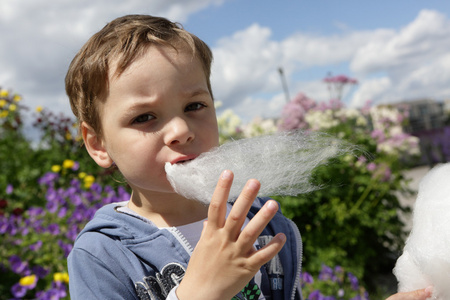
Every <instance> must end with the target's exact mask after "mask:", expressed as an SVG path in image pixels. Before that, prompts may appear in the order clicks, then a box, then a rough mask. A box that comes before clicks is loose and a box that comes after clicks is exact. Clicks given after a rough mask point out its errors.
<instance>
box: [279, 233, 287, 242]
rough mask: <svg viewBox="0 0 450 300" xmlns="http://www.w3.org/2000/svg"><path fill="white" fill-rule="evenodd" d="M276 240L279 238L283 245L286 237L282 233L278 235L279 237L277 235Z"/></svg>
mask: <svg viewBox="0 0 450 300" xmlns="http://www.w3.org/2000/svg"><path fill="white" fill-rule="evenodd" d="M278 238H279V239H280V241H281V242H283V243H284V242H285V241H286V235H285V234H284V233H282V234H279V235H278Z"/></svg>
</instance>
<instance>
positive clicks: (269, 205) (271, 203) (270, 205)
mask: <svg viewBox="0 0 450 300" xmlns="http://www.w3.org/2000/svg"><path fill="white" fill-rule="evenodd" d="M267 208H268V209H270V210H275V211H277V210H278V204H277V203H276V202H275V201H269V202H267Z"/></svg>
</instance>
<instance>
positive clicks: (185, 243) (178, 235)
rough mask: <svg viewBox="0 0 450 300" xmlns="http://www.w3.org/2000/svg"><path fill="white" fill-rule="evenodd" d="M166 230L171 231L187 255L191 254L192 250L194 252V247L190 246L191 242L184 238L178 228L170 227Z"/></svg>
mask: <svg viewBox="0 0 450 300" xmlns="http://www.w3.org/2000/svg"><path fill="white" fill-rule="evenodd" d="M167 230H168V231H169V232H170V233H172V235H173V236H174V237H175V238H176V239H177V240H178V241H179V242H180V244H181V246H183V248H184V250H186V252H187V253H188V254H189V256H191V255H192V252H194V248H192V246H191V244H189V242H188V241H187V240H186V238H185V237H184V235H183V234H182V233H181V232H180V231H179V230H178V228H176V227H170V228H167Z"/></svg>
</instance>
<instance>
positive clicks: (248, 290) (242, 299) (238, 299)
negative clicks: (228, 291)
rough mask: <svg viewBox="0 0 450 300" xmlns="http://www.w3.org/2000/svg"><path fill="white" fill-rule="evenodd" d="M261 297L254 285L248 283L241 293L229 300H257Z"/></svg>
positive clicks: (256, 286)
mask: <svg viewBox="0 0 450 300" xmlns="http://www.w3.org/2000/svg"><path fill="white" fill-rule="evenodd" d="M260 295H261V290H260V289H259V287H258V285H257V284H256V283H251V282H249V283H248V284H247V285H246V286H245V287H244V288H243V289H242V291H241V292H240V293H239V294H238V295H236V296H234V297H233V299H231V300H257V299H259V296H260Z"/></svg>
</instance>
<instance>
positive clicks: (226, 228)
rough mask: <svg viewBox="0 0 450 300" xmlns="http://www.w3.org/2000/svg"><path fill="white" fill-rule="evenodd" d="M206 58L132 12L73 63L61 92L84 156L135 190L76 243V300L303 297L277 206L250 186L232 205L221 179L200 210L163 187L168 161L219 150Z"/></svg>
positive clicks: (296, 257)
mask: <svg viewBox="0 0 450 300" xmlns="http://www.w3.org/2000/svg"><path fill="white" fill-rule="evenodd" d="M211 61H212V54H211V51H210V49H209V48H208V46H207V45H206V44H205V43H203V42H202V41H201V40H200V39H198V38H197V37H196V36H194V35H192V34H190V33H188V32H186V31H185V30H183V29H181V28H180V27H179V26H178V25H177V24H175V23H172V22H170V21H168V20H166V19H163V18H156V17H151V16H140V15H133V16H125V17H122V18H118V19H116V20H114V21H112V22H111V23H109V24H108V25H106V26H105V27H104V28H103V29H102V30H101V31H100V32H98V33H97V34H95V35H94V36H93V37H92V38H91V39H90V40H89V41H88V42H87V43H86V44H85V45H84V46H83V48H82V49H81V50H80V52H79V53H78V54H77V56H76V57H75V58H74V60H73V61H72V63H71V65H70V68H69V71H68V74H67V76H66V91H67V94H68V96H69V98H70V103H71V107H72V110H73V112H74V114H75V115H76V116H77V118H78V120H79V122H80V128H81V133H82V136H83V139H84V142H85V146H86V149H87V151H88V152H89V154H90V155H91V157H92V158H93V159H94V160H95V162H96V163H97V164H98V165H100V166H101V167H104V168H108V167H110V166H112V165H115V166H117V167H118V168H119V170H120V172H121V173H122V174H123V176H124V177H125V178H126V180H127V183H128V184H129V185H130V187H131V189H132V195H131V199H130V201H127V202H126V203H115V204H112V205H108V206H106V207H104V208H102V209H100V210H99V211H98V212H97V214H96V216H95V217H94V219H93V220H92V221H91V222H90V223H89V224H88V225H87V226H86V228H85V229H84V230H83V231H82V232H81V233H80V235H79V237H78V238H77V241H76V242H75V246H74V249H73V251H72V252H71V254H70V256H69V259H68V266H69V273H70V294H71V298H72V299H82V298H85V299H97V298H98V299H100V298H101V299H166V298H167V299H231V298H233V297H235V299H301V296H300V292H299V274H300V264H301V260H300V258H301V256H300V253H301V240H300V235H299V233H298V230H297V228H296V227H295V225H293V223H292V222H290V221H289V220H287V219H286V218H284V217H283V216H282V215H281V213H280V212H279V211H278V206H277V203H276V202H275V201H273V200H263V199H256V200H255V197H256V195H257V192H258V189H259V182H258V181H257V180H249V181H248V183H247V185H246V186H245V187H244V189H243V191H242V193H241V195H240V196H239V198H238V199H237V200H236V202H235V204H234V205H233V206H232V207H231V205H229V204H227V203H226V202H227V198H228V192H229V190H230V187H231V184H232V180H233V174H232V172H231V171H227V170H226V171H224V172H223V173H222V175H221V177H220V178H219V181H218V184H217V188H216V190H215V193H214V195H213V197H212V200H211V203H210V205H209V207H206V206H205V205H204V204H201V203H200V202H196V201H192V200H188V199H185V198H183V197H182V196H180V195H178V194H176V193H174V192H173V189H172V187H171V186H170V184H169V182H168V180H167V179H166V175H165V171H164V165H165V163H166V162H170V163H182V162H184V161H187V160H192V159H195V158H196V157H197V156H198V155H200V154H201V153H203V152H205V151H208V150H210V149H211V148H212V147H215V146H218V128H217V122H216V115H215V109H214V103H213V98H212V91H211V85H210V81H209V77H210V68H211ZM192 184H195V182H193V183H192ZM227 215H228V217H226V216H227ZM206 219H207V221H205V220H206ZM266 225H267V226H266ZM241 228H243V230H242V231H241ZM202 229H203V230H202ZM285 243H286V245H285V246H284V247H283V245H284V244H285ZM194 248H195V250H193V249H194ZM257 249H259V250H257ZM269 261H270V263H269ZM266 263H267V264H266ZM265 264H266V266H265V267H262V266H264V265H265ZM261 267H262V268H261Z"/></svg>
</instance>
